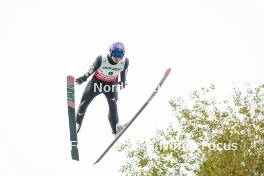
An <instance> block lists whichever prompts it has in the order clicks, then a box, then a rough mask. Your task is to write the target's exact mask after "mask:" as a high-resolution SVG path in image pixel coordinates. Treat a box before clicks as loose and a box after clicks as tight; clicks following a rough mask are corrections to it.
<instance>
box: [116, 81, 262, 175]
mask: <svg viewBox="0 0 264 176" xmlns="http://www.w3.org/2000/svg"><path fill="white" fill-rule="evenodd" d="M215 91H216V89H215V86H213V85H211V86H209V88H201V89H200V90H195V91H193V92H192V93H191V95H190V97H189V98H188V100H183V98H181V97H175V98H172V99H171V100H170V101H169V104H170V106H171V108H172V111H173V112H174V114H175V122H174V123H173V124H172V125H171V126H169V127H168V128H167V129H164V130H158V131H157V134H156V136H155V137H154V138H152V139H149V140H144V141H141V142H138V143H137V144H132V143H131V142H129V141H127V142H126V143H125V144H122V145H121V146H120V151H121V152H125V153H126V155H127V162H126V164H124V165H123V166H122V169H121V170H120V171H121V173H123V174H125V175H127V176H149V175H153V176H154V175H158V176H172V175H173V176H175V175H184V174H188V175H199V176H211V175H212V176H216V175H219V176H222V175H224V176H225V175H226V176H230V175H235V176H248V175H263V174H264V167H263V166H264V152H263V151H264V85H260V86H258V87H256V88H251V87H249V86H248V87H246V88H245V89H238V88H234V89H233V94H232V95H231V97H229V98H228V99H226V100H219V97H218V96H217V94H216V92H215Z"/></svg>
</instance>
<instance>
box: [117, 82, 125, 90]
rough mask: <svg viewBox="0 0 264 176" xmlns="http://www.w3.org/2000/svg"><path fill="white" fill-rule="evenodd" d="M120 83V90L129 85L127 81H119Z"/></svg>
mask: <svg viewBox="0 0 264 176" xmlns="http://www.w3.org/2000/svg"><path fill="white" fill-rule="evenodd" d="M118 84H119V85H120V90H122V89H124V88H125V87H126V85H127V83H124V82H121V81H120V82H118Z"/></svg>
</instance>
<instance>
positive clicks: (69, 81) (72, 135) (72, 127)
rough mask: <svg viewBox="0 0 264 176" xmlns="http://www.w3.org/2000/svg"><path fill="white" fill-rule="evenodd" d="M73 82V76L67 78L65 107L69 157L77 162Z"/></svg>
mask: <svg viewBox="0 0 264 176" xmlns="http://www.w3.org/2000/svg"><path fill="white" fill-rule="evenodd" d="M74 82H75V79H74V77H73V76H70V75H69V76H67V105H68V117H69V128H70V140H71V157H72V159H73V160H76V161H79V151H78V148H77V147H78V140H77V132H76V121H75V95H74Z"/></svg>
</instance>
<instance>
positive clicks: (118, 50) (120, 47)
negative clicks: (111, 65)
mask: <svg viewBox="0 0 264 176" xmlns="http://www.w3.org/2000/svg"><path fill="white" fill-rule="evenodd" d="M124 55H125V45H124V44H123V43H121V42H115V43H112V44H111V45H110V46H109V56H110V57H112V56H113V57H117V58H120V60H121V59H123V57H124Z"/></svg>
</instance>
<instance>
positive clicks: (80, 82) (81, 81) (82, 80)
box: [75, 75, 88, 85]
mask: <svg viewBox="0 0 264 176" xmlns="http://www.w3.org/2000/svg"><path fill="white" fill-rule="evenodd" d="M87 78H88V76H87V75H83V76H81V77H79V78H77V79H76V80H75V82H76V83H77V84H79V85H80V84H82V83H83V82H85V81H86V80H87Z"/></svg>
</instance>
